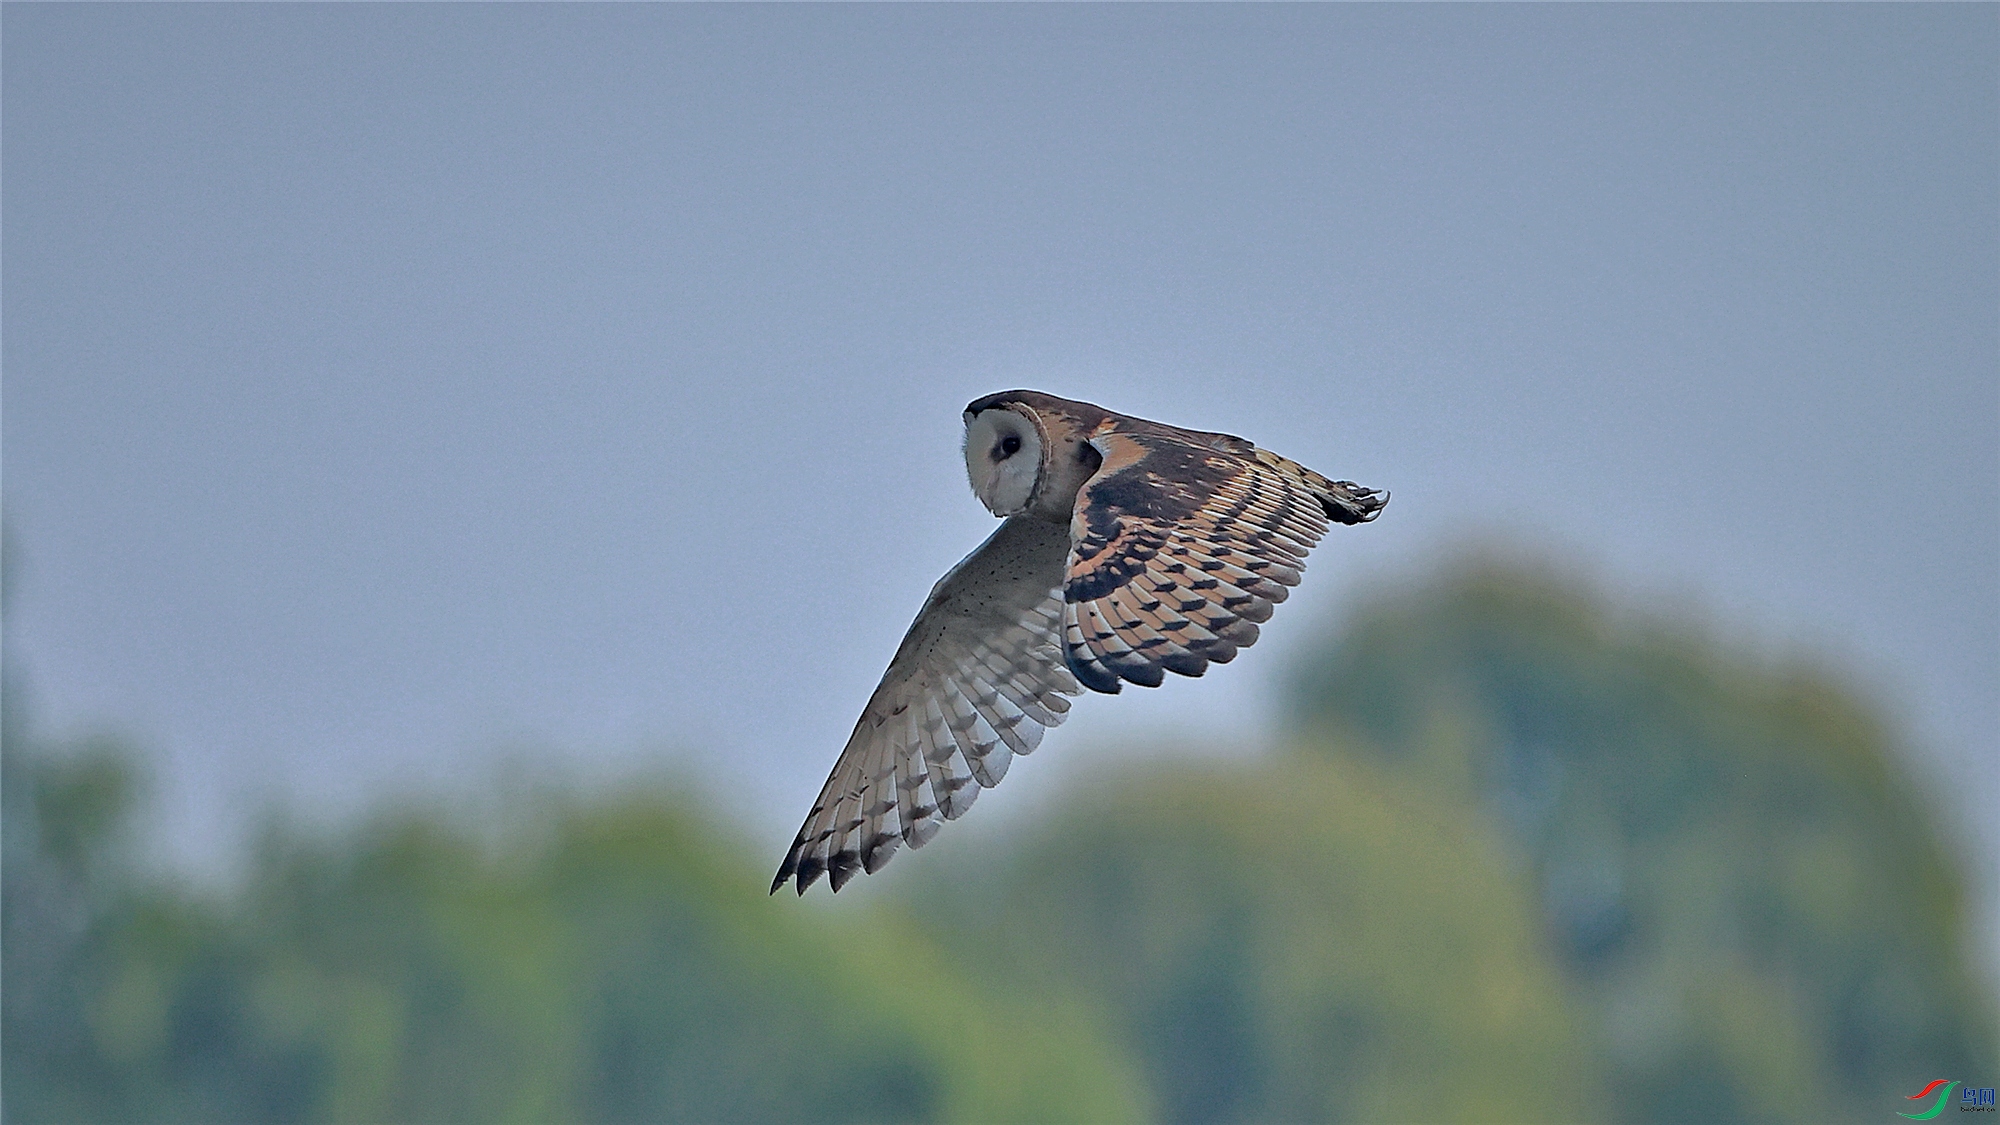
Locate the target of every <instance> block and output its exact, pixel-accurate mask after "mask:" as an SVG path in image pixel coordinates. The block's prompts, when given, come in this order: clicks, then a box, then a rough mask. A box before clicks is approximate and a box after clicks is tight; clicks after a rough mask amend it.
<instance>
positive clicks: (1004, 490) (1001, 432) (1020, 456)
mask: <svg viewBox="0 0 2000 1125" xmlns="http://www.w3.org/2000/svg"><path fill="white" fill-rule="evenodd" d="M979 405H980V403H974V404H973V406H975V407H976V406H979ZM1042 445H1043V436H1042V426H1041V422H1040V421H1039V420H1038V419H1037V418H1036V417H1035V412H1034V411H1033V410H1031V409H1030V408H1028V407H1027V406H1025V405H1022V404H1019V403H1009V404H1006V405H997V406H987V407H985V408H984V409H980V410H972V409H968V410H966V412H965V475H966V476H967V477H968V478H970V479H971V481H972V494H973V495H974V496H977V497H979V502H980V503H981V504H984V505H986V510H987V511H989V512H992V513H993V514H994V515H996V516H1011V515H1016V514H1018V513H1020V512H1024V511H1026V510H1027V508H1028V505H1029V503H1030V502H1031V501H1033V499H1034V496H1035V483H1036V482H1037V481H1039V480H1040V479H1041V476H1042Z"/></svg>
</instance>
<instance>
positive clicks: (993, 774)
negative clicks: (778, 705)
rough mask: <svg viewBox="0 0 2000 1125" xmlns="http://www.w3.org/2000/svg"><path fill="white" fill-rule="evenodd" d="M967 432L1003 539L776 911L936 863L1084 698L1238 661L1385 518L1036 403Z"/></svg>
mask: <svg viewBox="0 0 2000 1125" xmlns="http://www.w3.org/2000/svg"><path fill="white" fill-rule="evenodd" d="M965 423H966V449H965V459H966V470H967V473H968V475H969V476H970V477H971V480H972V487H973V492H974V493H975V494H976V495H977V496H978V497H979V499H980V501H981V502H982V503H984V504H985V505H986V506H987V508H988V509H989V510H991V511H992V512H993V513H994V514H995V515H998V516H1003V517H1005V518H1006V522H1005V523H1003V524H1001V525H1000V529H999V530H998V531H996V532H994V533H993V536H992V537H991V538H989V539H988V540H987V541H986V542H985V543H984V544H983V545H981V546H980V548H979V549H978V550H977V551H974V552H973V553H972V554H971V555H968V556H967V557H966V559H965V561H963V562H961V563H959V564H958V565H957V566H956V567H954V568H952V571H951V573H949V574H947V575H945V576H944V578H943V579H941V580H939V582H938V584H937V586H936V587H934V588H933V589H932V590H931V596H930V598H929V600H927V601H926V602H925V603H924V608H923V610H922V611H921V612H919V613H918V615H917V620H916V622H915V623H914V624H913V625H911V626H910V631H909V634H908V635H907V636H905V637H904V638H903V643H902V645H901V647H899V648H898V649H897V650H896V656H895V659H894V660H892V661H891V662H890V664H889V670H888V671H887V672H886V673H884V674H883V677H882V683H881V684H880V686H878V687H877V688H876V689H875V694H874V696H872V697H871V698H870V699H869V701H868V706H867V708H866V709H865V710H864V711H863V712H862V715H861V719H860V721H859V722H857V723H856V724H855V727H854V733H853V735H852V736H850V737H849V739H848V742H847V748H846V749H845V750H843V751H842V752H841V755H840V759H839V761H837V762H835V763H834V767H833V774H832V776H830V777H828V778H827V780H826V785H825V786H824V787H823V788H822V789H821V790H820V795H819V799H818V800H817V801H815V802H814V803H813V808H812V812H811V813H809V814H807V816H806V822H805V825H804V827H802V828H800V829H799V834H798V836H797V838H796V839H794V840H793V842H792V846H791V850H790V851H789V852H787V853H786V855H785V862H784V863H783V865H781V866H780V867H779V868H778V875H777V878H776V879H775V880H773V881H772V883H771V890H772V891H773V892H774V893H775V892H776V891H777V890H778V888H780V887H782V886H784V885H785V882H786V880H788V879H794V878H796V882H797V886H798V891H799V893H800V894H804V893H805V891H806V888H807V887H809V886H811V885H812V884H813V882H814V881H815V880H817V879H818V878H819V877H820V875H821V874H822V873H824V874H826V875H827V876H828V879H829V882H830V883H831V884H832V886H833V889H834V890H836V891H837V890H839V889H840V888H841V885H842V884H844V883H846V882H847V880H848V879H850V878H852V877H853V876H854V873H855V872H856V871H868V872H871V873H872V872H874V871H876V870H877V869H879V868H880V867H881V866H882V865H883V864H884V863H887V862H888V861H889V857H890V856H892V855H894V854H895V852H896V849H897V848H898V847H900V846H901V845H902V844H904V843H908V844H909V845H910V846H911V847H913V848H914V847H922V846H923V845H924V843H925V842H926V841H928V840H929V839H930V838H931V837H932V836H933V835H935V834H936V832H937V830H938V828H939V826H940V825H941V824H942V823H943V821H945V820H952V819H956V818H957V817H958V816H959V815H961V814H962V813H964V812H965V810H966V809H968V808H970V807H971V806H972V802H973V799H974V798H975V797H977V796H978V795H979V790H980V789H981V788H991V787H992V786H994V785H996V784H998V783H999V781H1000V779H1001V778H1002V777H1003V776H1005V775H1006V772H1007V766H1008V764H1009V763H1010V762H1011V761H1012V760H1013V756H1014V755H1015V754H1026V753H1028V752H1030V751H1032V750H1033V749H1034V748H1035V747H1036V745H1038V744H1039V743H1040V742H1041V738H1042V732H1043V731H1044V730H1045V729H1046V728H1048V727H1052V726H1055V725H1056V724H1058V723H1060V722H1062V720H1063V716H1064V714H1065V713H1066V712H1067V711H1068V710H1069V700H1068V698H1066V697H1068V696H1072V695H1076V694H1078V693H1079V692H1080V691H1081V690H1082V688H1085V687H1087V688H1090V689H1091V690H1093V691H1099V692H1107V693H1110V692H1116V691H1118V690H1119V689H1120V688H1121V687H1122V686H1123V685H1124V684H1125V683H1127V682H1130V683H1135V684H1141V685H1144V686H1146V687H1157V686H1159V684H1160V683H1161V682H1162V681H1163V680H1164V679H1165V674H1166V673H1167V672H1176V673H1179V674H1180V675H1183V676H1199V675H1201V674H1202V673H1203V672H1205V671H1207V669H1208V666H1209V665H1210V664H1211V663H1215V664H1226V663H1228V662H1229V661H1230V660H1233V659H1235V657H1236V652H1237V650H1238V649H1241V648H1246V647H1248V646H1249V645H1251V644H1253V643H1255V642H1256V640H1257V627H1258V625H1259V624H1261V623H1263V622H1264V621H1266V620H1269V619H1270V616H1271V607H1272V606H1274V605H1276V604H1277V603H1279V602H1282V601H1284V600H1285V597H1286V596H1287V593H1288V589H1287V588H1288V587H1291V586H1296V585H1298V583H1299V572H1300V571H1301V570H1303V569H1304V568H1305V556H1306V552H1308V551H1310V550H1311V549H1312V548H1313V546H1314V545H1316V544H1317V543H1318V542H1319V540H1320V537H1321V536H1322V535H1324V534H1325V533H1326V529H1327V525H1328V523H1329V521H1331V522H1336V523H1345V524H1355V523H1366V522H1367V521H1369V520H1371V519H1374V518H1375V516H1376V515H1377V514H1379V513H1380V512H1381V510H1382V506H1383V504H1385V503H1387V502H1388V496H1387V494H1385V493H1379V492H1376V491H1375V490H1373V489H1367V488H1362V487H1361V486H1359V485H1357V484H1354V483H1352V482H1350V481H1333V480H1328V479H1327V478H1325V477H1323V476H1320V475H1319V474H1318V473H1315V472H1313V471H1312V470H1311V469H1308V468H1305V467H1304V466H1302V465H1299V464H1298V463H1296V462H1294V461H1289V460H1286V459H1285V458H1283V457H1280V456H1278V455H1277V454H1275V453H1272V452H1270V451H1269V450H1264V449H1259V448H1257V447H1256V446H1255V445H1252V444H1251V443H1250V442H1248V441H1245V440H1244V439H1242V438H1239V437H1231V436H1230V435H1228V434H1215V433H1204V432H1202V431H1199V430H1184V429H1181V428H1179V427H1177V426H1168V425H1163V424H1161V423H1159V422H1148V421H1146V420H1145V419H1143V418H1133V417H1130V416H1128V415H1124V414H1115V413H1113V412H1111V411H1109V410H1105V409H1104V408H1103V407H1099V406H1092V405H1091V404H1089V403H1086V402H1073V401H1070V400H1068V399H1061V398H1056V397H1055V396H1053V395H1046V394H1042V393H1040V392H1038V391H1006V392H1003V393H1001V394H997V395H989V396H987V397H985V398H982V399H979V400H977V401H976V402H973V403H972V404H971V405H969V406H967V407H966V410H965ZM1079 685H1080V686H1079Z"/></svg>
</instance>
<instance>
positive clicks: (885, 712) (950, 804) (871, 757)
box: [771, 516, 1082, 894]
mask: <svg viewBox="0 0 2000 1125" xmlns="http://www.w3.org/2000/svg"><path fill="white" fill-rule="evenodd" d="M1068 552H1069V534H1068V532H1067V531H1066V530H1065V529H1064V528H1063V527H1062V526H1061V525H1059V524H1054V523H1050V522H1048V521H1046V520H1037V519H1033V518H1030V517H1024V516H1016V517H1014V518H1012V519H1010V520H1008V521H1007V522H1006V523H1003V524H1001V525H1000V529H999V530H998V531H996V532H994V533H993V535H992V537H991V538H989V539H987V540H986V542H985V543H984V544H982V545H981V546H980V548H979V549H978V550H976V551H974V552H973V553H972V554H970V555H968V556H966V558H965V561H963V562H961V563H959V564H958V565H957V566H956V567H953V568H952V570H951V573H949V574H947V575H945V576H944V578H942V579H941V580H939V582H938V584H937V585H936V586H935V587H933V588H932V590H931V596H930V598H929V599H928V600H927V601H925V602H924V608H923V610H922V611H921V612H919V613H918V614H917V620H916V622H915V623H914V624H912V625H911V626H910V631H909V633H908V634H907V635H906V636H904V638H903V643H902V646H901V647H899V648H898V649H897V650H896V658H895V659H894V660H892V661H890V662H889V670H888V671H887V672H885V673H883V675H882V683H881V685H880V686H878V687H877V688H876V689H875V694H874V695H873V696H871V697H870V698H869V700H868V706H867V708H866V709H864V710H863V711H862V713H861V719H860V721H859V722H857V723H855V724H854V733H853V734H852V735H851V736H849V738H848V740H847V748H846V749H844V750H842V751H841V752H840V758H839V760H838V761H836V762H835V763H834V765H833V773H832V775H831V776H829V777H828V778H827V779H826V785H825V787H823V788H822V789H821V790H820V793H819V799H818V800H816V801H814V802H813V807H812V812H810V813H808V814H807V815H806V822H805V825H804V827H802V828H800V829H799V834H798V836H797V838H795V839H794V840H793V841H792V846H791V850H790V851H788V852H786V853H785V862H784V863H783V864H782V865H781V866H780V867H779V868H778V877H777V878H776V879H774V880H773V881H772V883H771V891H772V893H774V894H775V893H776V892H777V890H778V888H779V887H782V886H784V885H785V881H786V880H787V879H791V878H793V877H794V876H796V877H797V883H798V889H799V893H800V894H804V893H806V888H807V887H810V886H812V884H813V882H814V881H815V880H817V879H818V878H819V877H820V875H821V874H822V873H825V874H827V875H828V876H829V881H830V882H831V883H832V885H833V889H834V890H836V891H838V890H839V889H840V888H841V885H842V884H844V883H846V882H847V880H849V879H850V878H853V876H854V873H855V872H856V871H867V872H869V873H871V874H872V873H873V872H875V871H876V870H878V869H879V868H880V867H881V866H882V865H883V864H885V863H887V862H889V858H890V857H891V856H893V855H894V854H895V853H896V850H897V849H898V848H899V847H901V846H902V845H903V844H904V843H908V844H909V845H910V846H911V847H913V848H920V847H923V846H924V844H925V843H926V842H928V841H929V840H930V838H931V837H932V836H934V835H936V834H937V830H938V828H939V827H941V826H942V825H943V823H944V821H946V820H955V819H957V818H958V817H959V816H960V815H961V814H963V813H964V812H965V810H966V809H969V808H971V807H972V802H973V799H974V798H976V797H978V796H979V790H980V789H981V788H982V787H985V788H991V787H992V786H994V785H998V784H999V783H1000V779H1001V778H1002V777H1004V776H1006V773H1007V766H1008V763H1009V762H1011V761H1012V760H1013V757H1014V755H1016V754H1026V753H1029V752H1030V751H1032V750H1034V748H1035V747H1036V746H1037V745H1039V744H1040V743H1041V740H1042V732H1043V731H1044V730H1045V729H1046V728H1048V727H1052V726H1055V725H1056V724H1058V723H1060V722H1062V721H1063V716H1064V714H1065V712H1067V711H1068V710H1069V700H1068V699H1067V698H1065V697H1066V696H1071V695H1076V694H1077V693H1079V692H1080V691H1081V690H1082V689H1081V688H1080V687H1078V686H1077V683H1076V680H1075V678H1074V677H1072V676H1071V674H1070V672H1069V669H1068V668H1067V667H1066V666H1065V665H1064V663H1063V657H1062V634H1061V627H1062V590H1061V585H1062V578H1063V560H1064V558H1065V557H1066V556H1067V554H1068Z"/></svg>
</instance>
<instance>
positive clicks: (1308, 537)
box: [1063, 419, 1388, 692]
mask: <svg viewBox="0 0 2000 1125" xmlns="http://www.w3.org/2000/svg"><path fill="white" fill-rule="evenodd" d="M1091 444H1092V445H1093V446H1095V447H1096V448H1097V450H1098V452H1099V453H1101V454H1102V455H1103V458H1104V460H1103V463H1102V465H1101V466H1100V467H1099V468H1098V471H1097V473H1096V474H1095V475H1094V476H1092V477H1091V478H1090V479H1089V480H1088V481H1086V482H1085V483H1084V485H1083V488H1082V489H1081V490H1080V491H1079V492H1078V493H1077V498H1076V512H1075V516H1074V518H1073V520H1072V521H1071V528H1070V535H1071V539H1072V540H1073V542H1074V546H1073V548H1072V551H1071V554H1070V558H1069V573H1068V578H1067V583H1066V586H1065V589H1064V606H1063V630H1064V639H1065V642H1066V651H1067V655H1068V659H1069V665H1070V669H1071V670H1072V671H1074V672H1075V673H1076V677H1077V679H1078V680H1080V681H1082V683H1083V685H1084V686H1085V687H1088V688H1090V689H1092V690H1093V691H1101V692H1116V691H1118V690H1119V688H1120V687H1121V686H1123V684H1124V683H1127V682H1129V683H1135V684H1140V685H1143V686H1146V687H1158V686H1159V685H1160V683H1161V681H1162V680H1163V679H1164V678H1165V674H1166V673H1167V672H1175V673H1178V674H1180V675H1183V676H1199V675H1201V674H1202V673H1203V672H1205V671H1207V669H1208V666H1209V664H1211V663H1215V664H1226V663H1228V662H1229V661H1231V660H1233V659H1235V658H1236V652H1237V650H1238V649H1240V648H1247V647H1249V646H1250V645H1251V644H1253V643H1255V642H1256V640H1257V626H1258V625H1259V624H1260V623H1262V622H1264V621H1266V620H1268V619H1269V618H1270V616H1271V609H1272V607H1273V606H1274V605H1276V604H1277V603H1279V602H1282V601H1284V600H1285V598H1286V597H1287V596H1288V594H1289V590H1288V587H1291V586H1296V585H1298V583H1299V572H1300V571H1301V570H1303V569H1304V568H1305V559H1306V553H1307V552H1308V551H1310V550H1312V548H1313V547H1314V546H1315V545H1316V544H1318V542H1319V540H1320V537H1321V536H1322V535H1324V534H1325V533H1326V529H1327V525H1328V522H1329V521H1338V522H1340V523H1364V522H1366V521H1368V520H1371V519H1374V518H1375V516H1376V514H1377V513H1378V512H1380V511H1381V509H1382V505H1383V504H1384V503H1386V502H1387V500H1388V497H1387V496H1386V495H1384V494H1380V493H1377V492H1376V491H1374V490H1372V489H1367V488H1362V487H1361V486H1359V485H1357V484H1354V483H1352V482H1350V481H1332V480H1328V479H1327V478H1325V477H1323V476H1321V475H1319V474H1318V473H1315V472H1313V471H1312V470H1311V469H1308V468H1306V467H1304V466H1303V465H1299V464H1298V463H1296V462H1293V461H1289V460H1286V459H1285V458H1283V457H1280V456H1278V455H1277V454H1275V453H1272V452H1270V451H1269V450H1265V449H1259V448H1257V447H1256V446H1254V445H1252V444H1250V443H1249V442H1248V441H1245V440H1243V439H1242V438H1237V437H1231V436H1229V435H1226V434H1206V433H1199V432H1196V431H1192V430H1178V429H1174V428H1172V427H1167V426H1161V425H1158V424H1155V423H1145V422H1140V421H1139V420H1138V419H1119V420H1118V421H1116V422H1114V423H1111V424H1109V425H1107V427H1106V428H1105V429H1103V430H1100V432H1099V433H1098V434H1097V435H1095V436H1094V437H1093V438H1092V440H1091Z"/></svg>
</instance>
